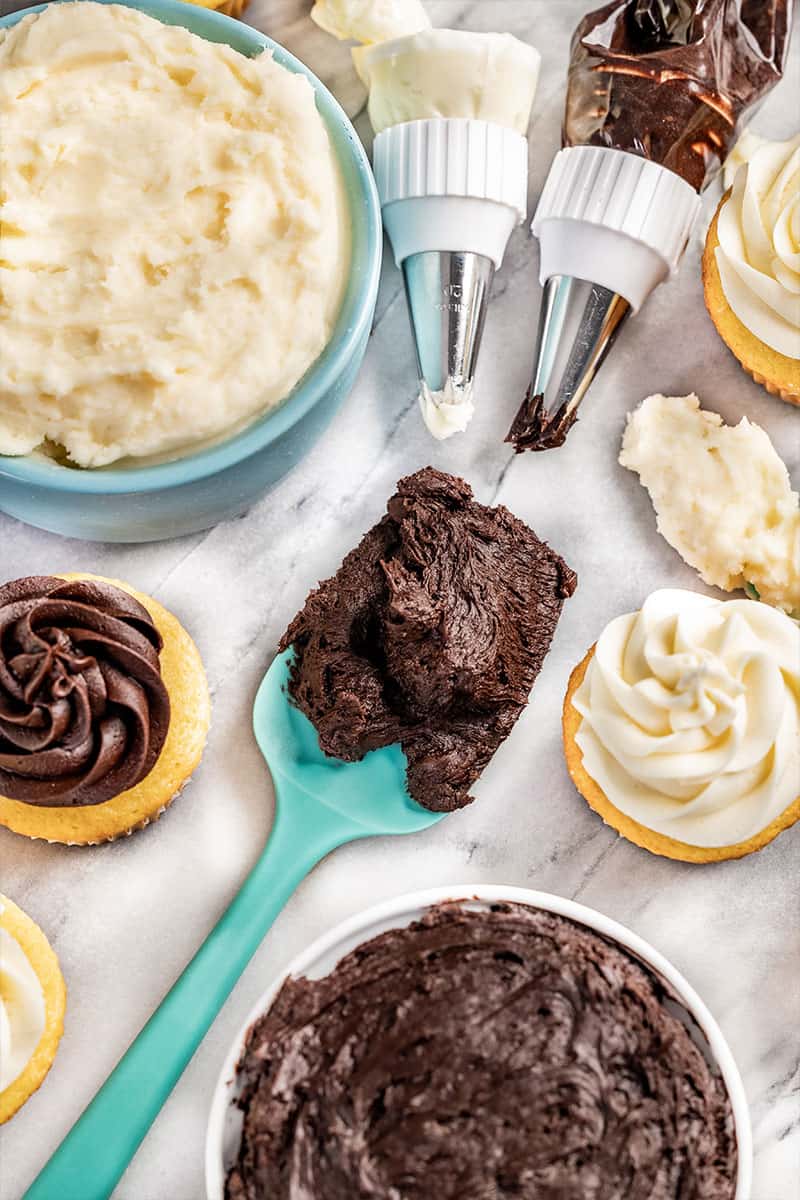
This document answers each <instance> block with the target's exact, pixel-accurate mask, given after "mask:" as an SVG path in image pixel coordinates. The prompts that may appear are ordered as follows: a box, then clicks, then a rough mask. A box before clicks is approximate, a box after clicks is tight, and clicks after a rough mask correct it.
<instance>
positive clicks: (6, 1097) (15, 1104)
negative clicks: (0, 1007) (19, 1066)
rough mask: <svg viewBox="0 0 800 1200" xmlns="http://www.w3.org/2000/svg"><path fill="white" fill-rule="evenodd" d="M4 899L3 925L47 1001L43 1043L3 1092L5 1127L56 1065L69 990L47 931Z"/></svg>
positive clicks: (0, 1115) (0, 1117)
mask: <svg viewBox="0 0 800 1200" xmlns="http://www.w3.org/2000/svg"><path fill="white" fill-rule="evenodd" d="M0 899H2V904H3V912H2V913H0V925H2V927H3V928H4V929H6V930H7V931H8V933H10V934H11V936H12V937H13V938H14V939H15V940H16V941H17V942H18V943H19V945H20V946H21V947H22V949H23V951H24V952H25V955H26V957H27V958H28V961H29V962H30V964H31V966H32V967H33V969H34V971H35V972H36V977H37V979H38V980H39V983H40V984H41V988H42V992H43V994H44V1001H45V1027H44V1032H43V1033H42V1036H41V1038H40V1039H39V1043H38V1045H37V1047H36V1049H35V1050H34V1052H33V1054H32V1055H31V1057H30V1059H29V1061H28V1064H27V1066H26V1067H25V1069H24V1070H23V1071H22V1073H21V1074H20V1075H18V1076H17V1078H16V1079H14V1080H13V1081H12V1082H11V1083H10V1084H9V1085H8V1087H7V1088H5V1089H4V1091H2V1092H0V1125H3V1124H5V1122H6V1121H10V1120H11V1118H12V1117H13V1116H14V1114H15V1113H17V1112H18V1111H19V1110H20V1108H22V1106H23V1104H25V1102H26V1101H27V1100H30V1098H31V1096H32V1095H33V1094H34V1092H36V1091H38V1089H39V1088H40V1087H41V1085H42V1083H44V1080H45V1078H46V1076H47V1074H48V1072H49V1070H50V1068H51V1066H52V1065H53V1061H54V1059H55V1056H56V1051H57V1050H58V1045H59V1042H60V1041H61V1035H62V1033H63V1032H64V1013H65V1011H66V1007H67V988H66V984H65V983H64V976H63V975H62V973H61V967H60V965H59V962H58V956H57V955H56V952H55V950H54V949H53V947H52V946H51V945H50V943H49V941H48V940H47V937H46V935H45V934H44V932H43V931H42V930H41V929H40V928H39V926H38V925H37V924H36V922H35V921H34V920H33V918H32V917H29V916H28V914H27V913H26V912H25V911H24V910H23V909H21V908H20V907H19V905H18V904H15V903H14V901H13V900H10V899H9V898H8V897H7V896H2V897H0Z"/></svg>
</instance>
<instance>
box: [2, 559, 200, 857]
mask: <svg viewBox="0 0 800 1200" xmlns="http://www.w3.org/2000/svg"><path fill="white" fill-rule="evenodd" d="M57 578H60V579H65V580H79V579H87V580H95V581H97V582H100V583H108V584H111V585H112V586H113V587H117V588H120V589H121V590H122V591H124V592H127V593H128V595H129V596H133V598H134V599H135V600H138V601H139V603H140V604H141V605H143V607H144V608H146V609H147V611H148V612H149V614H150V616H151V617H152V619H153V623H154V625H155V626H156V628H157V629H158V632H159V633H160V634H161V637H162V639H163V643H164V644H163V648H162V650H161V656H160V657H161V665H162V675H163V676H164V677H165V682H166V685H167V691H168V693H169V696H170V702H171V704H172V715H171V719H170V727H169V731H168V733H167V738H166V741H165V743H164V746H163V747H162V750H161V754H160V755H159V757H158V759H157V760H156V763H155V765H154V767H153V769H152V770H151V771H150V772H149V774H147V775H146V776H145V777H144V779H142V780H140V781H139V783H137V784H136V785H135V786H134V787H132V788H130V789H128V791H126V792H121V793H120V795H119V796H114V797H113V798H112V799H110V800H106V801H105V802H104V803H102V804H91V805H81V806H64V807H47V806H44V805H33V804H27V803H26V802H25V801H23V800H11V799H9V798H8V797H6V796H2V795H0V825H4V826H5V827H6V828H7V829H10V830H11V831H12V832H13V833H18V834H21V835H22V836H24V837H28V838H31V839H32V840H34V841H36V840H41V841H46V842H50V843H51V844H53V843H56V844H59V845H64V846H98V845H102V844H104V843H106V842H113V841H116V839H117V838H120V837H128V836H129V835H130V834H132V833H135V832H136V831H137V830H139V829H144V828H145V827H146V826H147V825H150V824H152V823H153V822H155V821H157V820H158V818H159V817H160V816H161V815H162V813H164V812H166V810H167V809H168V808H169V806H170V804H171V803H172V801H173V800H175V799H176V798H177V797H178V796H179V795H180V794H181V792H182V791H183V790H184V788H185V787H186V786H187V784H188V783H189V782H190V779H191V777H192V774H193V773H194V771H195V770H196V768H197V766H198V765H199V763H200V760H201V758H202V756H203V751H204V749H205V744H206V740H207V736H208V730H209V726H210V722H211V702H210V697H209V691H208V682H207V679H206V673H205V668H204V667H203V662H202V659H201V658H200V652H199V650H198V649H197V646H196V645H195V643H194V641H193V639H192V638H191V637H190V635H189V634H188V633H187V631H186V630H185V629H184V627H183V626H182V625H181V623H180V621H179V620H178V618H177V617H176V616H174V615H173V614H172V613H171V612H169V610H168V609H166V608H164V606H163V605H161V604H159V602H158V601H157V600H154V599H153V597H152V596H148V595H146V594H144V593H142V592H139V591H137V590H136V589H135V588H133V587H131V586H130V584H127V583H124V582H123V581H122V580H119V579H109V578H107V577H106V576H103V575H92V574H90V573H88V572H83V571H81V572H74V573H69V574H59V575H58V576H57ZM198 685H201V686H200V687H198ZM188 698H192V699H194V701H195V703H196V711H195V709H190V708H189V706H188V705H187V703H186V701H187V699H188ZM179 702H181V703H179ZM201 702H202V703H201ZM154 785H155V786H154ZM154 791H156V794H157V795H158V801H157V802H156V801H155V799H154V798H153V797H152V795H151V793H153V792H154ZM100 816H102V817H103V818H105V820H98V817H100ZM86 817H90V818H91V819H90V820H88V821H87V820H85V819H84V818H86Z"/></svg>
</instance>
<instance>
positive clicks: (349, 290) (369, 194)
mask: <svg viewBox="0 0 800 1200" xmlns="http://www.w3.org/2000/svg"><path fill="white" fill-rule="evenodd" d="M69 2H71V0H49V2H47V3H43V4H37V5H33V6H32V7H30V8H25V9H20V10H18V11H17V12H13V13H9V14H7V15H6V16H3V17H0V29H4V28H9V27H11V26H13V25H16V24H17V23H18V22H19V21H21V20H23V19H24V18H25V17H29V16H31V15H32V14H35V13H40V12H43V11H44V10H45V9H47V8H50V7H52V6H53V5H56V4H62V3H69ZM95 2H96V3H100V4H120V5H122V6H123V7H125V8H133V9H136V10H137V11H139V12H143V13H145V15H146V16H150V17H153V18H154V19H155V20H160V21H162V23H166V24H171V25H181V26H183V27H184V28H187V29H189V30H190V32H193V33H195V34H196V35H197V36H198V37H203V38H205V39H206V40H208V41H212V42H224V43H226V44H227V45H230V46H232V47H233V48H234V49H236V50H240V52H241V53H244V54H247V55H248V56H249V57H256V56H257V55H258V54H261V53H263V52H264V51H265V50H267V51H270V52H271V53H272V54H273V57H274V59H275V61H276V62H277V63H279V64H280V65H281V66H283V67H286V68H287V70H290V71H292V72H293V73H294V74H296V75H302V76H304V77H305V78H306V79H307V80H308V81H309V83H310V84H311V86H312V88H313V89H314V95H315V100H316V104H317V109H318V111H319V113H320V115H321V117H322V119H323V120H324V122H325V124H326V126H327V128H328V131H329V133H330V134H331V135H332V136H331V142H332V146H333V150H334V154H335V156H336V160H337V163H338V165H339V169H340V171H342V173H343V174H344V175H348V174H352V178H353V182H354V184H355V189H354V190H355V192H356V195H355V196H354V197H353V198H352V199H350V200H349V201H348V203H347V212H348V216H349V218H350V222H351V224H352V225H355V224H356V223H357V222H359V223H360V222H363V227H364V242H365V249H364V252H363V255H362V256H360V258H359V265H358V266H357V265H356V263H355V262H354V260H352V259H351V262H350V266H349V272H348V279H347V285H346V288H345V292H344V295H343V297H342V301H341V305H340V308H339V313H338V316H337V319H336V324H335V326H334V330H333V333H332V335H331V338H330V340H329V342H328V344H327V345H326V346H325V348H324V349H323V351H322V353H321V354H320V355H319V356H318V358H316V359H315V361H314V362H313V363H312V364H311V366H310V367H309V368H308V370H307V371H306V373H305V374H304V375H303V376H302V378H301V379H300V380H299V381H298V382H297V384H295V386H294V388H293V389H292V391H291V392H290V393H289V396H288V397H287V398H286V399H285V400H283V401H282V402H281V403H280V404H279V405H278V406H277V407H276V408H274V409H272V410H270V411H269V412H266V413H263V414H262V415H261V416H260V417H256V418H255V420H253V421H251V422H250V423H249V424H248V425H247V426H246V427H245V428H244V429H242V430H241V431H240V432H239V433H235V434H233V436H231V437H228V438H224V439H223V440H220V441H219V442H217V443H215V444H214V445H212V446H209V447H206V448H204V449H200V450H196V451H194V452H193V453H189V454H185V455H182V456H178V457H176V458H170V459H168V460H167V461H165V462H159V463H152V464H150V465H147V466H141V467H137V466H131V467H115V466H113V465H110V466H109V467H95V468H87V469H68V468H65V467H63V466H61V465H60V464H58V463H55V462H49V461H47V460H46V459H44V458H41V459H40V458H37V457H36V456H35V455H34V454H25V455H19V456H16V455H0V478H2V477H3V476H5V477H7V478H10V479H13V480H15V481H17V482H19V483H23V484H30V485H35V486H38V487H42V488H46V489H48V490H50V491H52V492H54V493H58V492H71V493H77V494H81V493H87V494H95V495H96V494H101V495H124V494H138V493H145V492H151V491H157V490H160V489H163V488H171V487H176V486H180V485H184V484H189V483H193V482H195V481H197V480H201V479H206V478H208V477H209V476H212V475H218V474H220V473H221V472H222V471H225V470H226V469H227V468H229V467H233V466H236V465H237V464H238V463H240V462H242V461H243V460H245V459H247V458H250V457H251V456H252V455H254V454H256V453H258V452H259V451H260V450H262V449H264V447H265V446H267V445H269V444H270V443H271V442H273V441H275V440H276V439H277V438H279V437H281V436H282V435H283V434H285V433H286V432H287V431H288V430H289V429H291V428H292V427H293V426H294V425H295V424H297V422H298V421H300V420H301V419H302V417H304V416H305V414H306V413H307V412H309V411H310V410H311V409H312V408H313V407H314V406H315V405H316V404H317V403H318V402H319V401H320V400H321V399H322V397H323V396H324V395H325V394H326V393H327V392H328V391H329V390H330V389H331V388H332V386H333V385H334V384H335V382H336V380H337V379H338V377H339V376H340V374H341V372H342V369H343V367H344V365H345V364H346V363H347V362H348V361H349V360H350V359H351V358H352V356H353V355H354V354H355V353H356V352H357V350H358V346H359V344H360V342H361V340H362V338H363V337H364V334H365V333H368V331H369V327H370V325H371V323H372V316H373V312H374V307H375V300H376V297H377V293H378V284H379V281H380V272H381V258H382V249H383V230H382V223H381V210H380V201H379V199H378V191H377V187H376V185H375V179H374V176H373V174H372V168H371V167H370V163H369V158H368V157H367V153H366V150H365V149H364V147H363V145H362V143H361V140H360V138H359V137H358V134H357V133H356V131H355V129H354V128H353V125H352V122H351V121H350V119H349V117H348V116H347V114H346V113H345V112H344V110H343V108H342V107H341V105H340V104H339V102H338V100H336V99H335V97H334V96H333V95H332V93H331V92H330V91H329V90H328V89H327V88H326V87H325V85H324V83H322V82H321V80H319V79H318V78H317V76H316V75H315V74H314V73H313V71H311V70H310V68H309V67H307V66H306V65H305V63H303V62H301V60H300V59H299V58H296V57H295V56H294V55H293V54H291V53H290V52H289V51H288V50H286V49H284V47H283V46H281V45H280V43H279V42H276V41H274V40H273V39H272V38H270V37H267V35H266V34H264V33H261V31H260V30H258V29H255V28H253V27H252V26H251V25H247V24H245V23H244V22H242V21H239V20H237V19H235V18H233V17H228V16H226V15H225V14H224V13H219V12H215V11H214V10H213V9H207V8H203V7H202V6H199V5H195V4H192V3H186V2H185V0H95ZM337 133H338V135H339V136H338V137H336V136H333V135H335V134H337ZM348 168H349V170H348Z"/></svg>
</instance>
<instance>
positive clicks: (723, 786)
mask: <svg viewBox="0 0 800 1200" xmlns="http://www.w3.org/2000/svg"><path fill="white" fill-rule="evenodd" d="M574 705H575V708H576V709H577V711H578V712H579V713H580V714H581V717H582V718H583V719H582V721H581V725H580V728H579V731H578V733H577V735H576V738H575V740H576V742H577V744H578V746H579V747H580V749H581V751H582V753H583V766H584V768H585V770H586V772H587V774H588V775H590V776H591V778H592V779H593V780H594V781H595V782H596V783H597V784H598V785H599V786H600V787H601V788H602V790H603V792H604V793H605V795H606V796H607V798H608V799H609V800H610V801H611V803H612V804H614V805H615V806H616V807H617V808H618V809H619V810H620V811H621V812H623V813H625V814H626V815H627V816H629V817H632V818H633V819H634V820H635V821H638V822H639V823H640V824H641V825H644V826H646V827H647V828H649V829H652V830H654V831H656V832H657V833H660V834H664V835H666V836H667V837H671V838H675V839H677V840H678V841H681V842H684V843H687V844H689V845H692V846H704V847H716V846H730V845H736V844H737V843H738V842H743V841H747V840H748V839H749V838H751V837H753V836H755V835H756V834H758V833H760V832H761V830H763V829H765V828H766V827H767V826H768V825H769V824H770V823H771V822H772V821H774V820H775V818H776V817H778V816H780V814H781V813H782V812H784V811H785V810H786V809H787V808H788V807H789V805H790V804H792V803H793V801H794V800H795V799H797V796H798V791H800V628H799V627H798V626H797V624H795V622H794V621H792V620H791V618H790V617H787V616H786V615H785V614H784V613H781V612H779V611H778V610H777V609H774V608H770V607H769V606H768V605H766V604H759V603H758V602H756V601H754V600H723V601H719V600H714V599H711V598H710V597H708V596H702V595H699V594H698V593H696V592H687V591H679V590H664V591H658V592H654V593H653V594H652V595H651V596H649V597H648V599H647V600H646V601H645V603H644V605H643V607H642V609H641V611H640V612H638V613H629V614H627V615H625V616H622V617H617V618H616V620H614V621H612V622H611V623H610V625H608V626H607V628H606V629H605V630H604V632H603V633H602V634H601V636H600V638H599V639H598V642H597V645H596V647H595V652H594V655H593V657H592V659H591V661H590V663H589V666H588V669H587V671H586V675H585V677H584V680H583V682H582V683H581V686H580V687H579V688H578V690H577V691H576V693H575V697H574Z"/></svg>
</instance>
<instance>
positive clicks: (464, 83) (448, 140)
mask: <svg viewBox="0 0 800 1200" xmlns="http://www.w3.org/2000/svg"><path fill="white" fill-rule="evenodd" d="M353 57H354V59H355V63H356V68H357V70H358V72H359V74H360V75H361V77H362V79H363V80H364V82H365V83H366V84H367V86H368V88H369V115H370V120H371V121H372V126H373V128H374V130H375V133H376V138H375V147H374V156H373V161H374V168H375V178H376V180H377V184H378V192H379V194H380V198H381V205H382V211H383V222H384V226H385V228H386V232H387V233H388V235H389V240H390V241H391V244H392V249H393V251H394V257H395V261H396V262H397V265H398V266H399V267H400V268H401V270H402V272H403V280H404V283H405V290H406V296H407V300H408V309H409V313H410V316H411V325H412V329H413V334H414V340H415V344H416V352H417V365H418V368H419V378H420V407H421V409H422V415H423V417H424V419H425V423H426V425H427V426H428V428H429V430H430V431H431V433H432V434H433V435H434V437H436V438H439V439H443V438H447V437H450V436H451V434H453V433H458V432H461V431H463V430H464V429H466V427H467V425H468V423H469V421H470V419H471V417H472V414H473V411H474V402H473V385H474V378H475V369H476V366H477V361H478V352H479V350H480V344H481V337H482V334H483V328H484V322H485V319H486V312H487V307H488V303H489V293H490V290H491V286H492V279H493V277H494V272H495V270H496V269H497V268H499V267H500V265H501V264H502V261H503V256H504V254H505V249H506V245H507V243H508V239H509V237H510V235H511V231H512V230H513V228H514V226H515V225H517V224H520V223H521V222H522V221H524V219H525V212H526V202H527V180H528V143H527V139H526V136H525V133H526V130H527V127H528V122H529V120H530V113H531V108H532V106H533V98H534V94H535V91H536V85H537V82H538V75H539V53H538V51H537V50H535V49H534V48H533V47H532V46H529V45H526V44H525V43H523V42H520V41H518V40H517V39H516V38H514V37H511V35H510V34H499V33H467V32H464V31H461V30H453V29H427V30H422V31H420V32H417V33H415V34H412V35H410V36H407V37H402V38H396V39H393V40H392V41H387V42H379V43H378V44H376V45H371V46H363V47H359V48H357V49H355V50H354V51H353Z"/></svg>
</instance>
